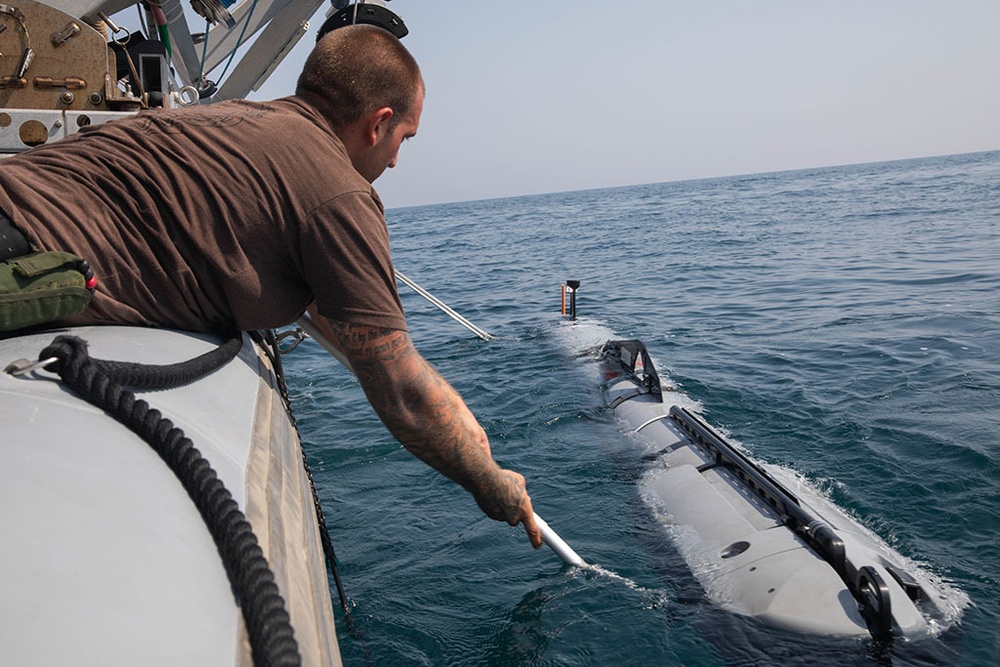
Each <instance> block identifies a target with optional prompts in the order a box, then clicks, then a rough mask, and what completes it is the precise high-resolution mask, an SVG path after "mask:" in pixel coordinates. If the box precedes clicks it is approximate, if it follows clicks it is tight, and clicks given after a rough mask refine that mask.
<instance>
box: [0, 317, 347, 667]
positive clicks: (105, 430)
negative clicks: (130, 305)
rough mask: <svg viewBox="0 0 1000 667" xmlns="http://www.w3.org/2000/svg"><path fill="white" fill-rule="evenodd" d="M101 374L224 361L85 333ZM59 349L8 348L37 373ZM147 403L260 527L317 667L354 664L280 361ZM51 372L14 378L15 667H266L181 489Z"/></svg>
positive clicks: (159, 342) (3, 514)
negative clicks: (347, 659)
mask: <svg viewBox="0 0 1000 667" xmlns="http://www.w3.org/2000/svg"><path fill="white" fill-rule="evenodd" d="M69 333H73V334H75V335H78V336H80V337H82V338H83V339H85V340H87V341H88V342H89V349H90V353H91V355H92V357H94V358H98V359H113V360H118V361H136V362H141V363H144V364H167V363H176V362H179V361H184V360H187V359H190V358H193V357H195V356H198V355H200V354H202V353H204V352H207V351H209V350H211V349H212V348H214V347H215V346H216V345H217V344H218V341H217V340H214V339H211V338H210V337H207V336H197V335H189V334H183V333H178V332H172V331H165V330H157V329H138V328H131V327H88V328H81V329H77V330H72V331H70V332H69ZM54 336H55V333H52V332H46V333H41V334H34V335H28V336H23V337H19V338H11V339H7V340H3V341H0V362H2V363H3V364H4V365H6V364H7V363H9V362H11V361H13V360H15V359H17V358H22V357H23V358H28V359H35V358H37V356H38V353H39V351H40V350H42V349H43V348H44V347H45V346H46V345H48V344H49V343H50V342H51V341H52V339H53V338H54ZM244 338H245V340H244V346H243V349H242V351H241V352H240V354H239V355H238V356H237V358H236V359H234V360H233V361H231V362H230V363H228V364H227V365H226V366H224V367H223V368H221V369H220V370H218V371H216V372H215V373H213V374H211V375H209V376H208V377H205V378H203V379H201V380H198V381H196V382H194V383H191V384H189V385H187V386H184V387H181V388H177V389H172V390H166V391H154V392H144V393H140V394H138V395H139V396H140V397H141V398H144V399H145V400H147V401H148V402H149V403H150V405H151V406H152V407H154V408H156V409H158V410H160V411H161V412H162V413H163V414H164V416H166V417H168V418H169V419H171V420H172V421H173V422H174V424H175V426H177V427H179V428H181V429H182V430H183V431H184V433H185V435H186V436H187V437H188V438H190V439H191V440H192V442H193V443H194V445H195V446H196V447H197V448H198V449H199V450H200V452H201V453H202V455H203V456H204V457H205V458H206V459H207V460H208V461H209V462H210V464H211V465H212V466H213V467H214V469H215V470H216V472H217V473H218V475H219V478H220V479H221V480H222V481H223V483H224V484H225V485H226V487H227V488H228V489H229V491H230V492H231V493H232V495H233V497H234V499H235V500H236V502H237V503H238V504H239V506H240V508H241V509H242V510H243V512H244V513H245V514H246V517H247V519H248V520H249V522H250V524H251V525H252V526H253V528H254V533H255V534H256V536H257V539H258V541H259V543H260V546H261V548H262V549H263V551H264V554H265V556H266V558H267V560H268V562H269V564H270V567H271V570H272V571H273V572H274V575H275V578H276V581H277V584H278V588H279V590H280V592H281V594H282V596H283V597H284V599H285V602H286V609H287V610H288V613H289V615H290V616H291V621H292V626H293V629H294V632H295V636H296V640H297V642H298V645H299V652H300V654H301V655H302V659H303V664H313V665H331V664H339V662H340V658H339V651H338V648H337V641H336V634H335V631H334V624H333V613H332V609H331V604H330V592H329V587H328V583H327V574H326V566H325V561H324V557H323V552H322V546H321V542H320V538H319V533H318V529H317V516H316V510H315V508H314V505H313V500H312V492H311V487H310V482H309V480H308V479H307V475H306V472H305V470H304V466H303V459H302V453H301V448H300V444H299V441H298V436H297V433H296V431H295V428H294V426H293V423H292V422H291V420H290V415H289V414H288V412H287V411H286V408H285V404H284V402H283V400H282V398H281V395H280V392H279V389H278V385H277V381H276V378H275V375H274V371H273V369H272V367H271V365H270V362H269V360H268V358H267V356H266V355H265V354H263V352H262V351H261V350H260V349H259V348H258V347H257V346H255V345H254V344H253V343H252V342H251V341H250V340H249V337H247V336H245V335H244ZM54 378H56V376H54V375H53V374H51V373H48V372H45V371H42V372H39V373H35V374H31V375H27V376H22V377H14V376H11V375H9V374H6V373H5V374H2V375H0V420H2V423H3V424H4V435H3V444H2V446H0V476H2V481H0V522H2V525H3V526H4V529H5V536H4V547H3V549H2V551H0V553H2V555H0V587H2V590H3V591H4V595H3V598H2V602H0V646H3V653H4V661H5V662H9V664H33V665H69V664H73V665H164V666H166V665H195V664H200V665H232V664H237V665H240V664H247V665H249V664H252V661H251V658H250V651H249V644H248V642H247V639H246V630H245V627H244V623H243V619H242V615H241V612H240V608H239V607H238V606H237V604H236V602H235V600H234V596H233V589H232V587H231V586H230V583H229V580H228V578H227V575H226V572H225V569H224V567H223V564H222V561H221V559H220V555H219V549H218V548H217V547H216V545H215V543H214V542H213V540H212V537H211V535H210V533H209V531H208V529H207V528H206V526H205V523H204V522H203V520H202V518H201V516H200V515H199V513H198V511H197V509H196V507H195V505H194V503H193V502H192V500H191V499H190V498H189V497H188V495H187V493H186V492H185V491H184V488H183V487H182V485H181V483H180V482H179V481H178V479H177V478H176V477H175V476H174V474H173V473H172V472H171V471H170V469H169V468H168V467H167V465H166V464H165V463H164V462H163V461H162V460H161V459H160V458H159V456H158V455H157V454H156V453H155V452H154V451H153V449H151V448H150V446H149V445H147V444H146V443H145V442H143V441H142V440H141V439H140V438H139V437H138V436H136V435H135V434H134V433H132V432H131V431H130V430H128V429H127V428H126V427H125V426H123V425H122V424H120V423H118V422H117V421H114V420H113V419H112V418H110V417H109V416H108V415H107V414H105V413H104V412H103V411H101V410H99V409H97V408H95V407H93V406H91V405H90V404H88V403H86V402H85V401H83V400H82V399H80V398H79V397H77V396H76V395H75V394H73V393H72V392H70V391H69V390H67V389H66V388H65V387H64V386H63V385H62V384H60V383H59V382H58V381H56V379H54Z"/></svg>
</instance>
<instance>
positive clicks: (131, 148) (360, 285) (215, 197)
mask: <svg viewBox="0 0 1000 667" xmlns="http://www.w3.org/2000/svg"><path fill="white" fill-rule="evenodd" d="M423 98H424V84H423V79H422V77H421V74H420V70H419V68H418V66H417V64H416V62H415V61H414V60H413V58H412V56H411V55H410V54H409V52H407V50H406V49H405V47H403V46H402V44H401V43H400V42H399V41H398V40H397V39H396V38H395V37H394V36H392V35H391V34H390V33H388V32H386V31H384V30H382V29H380V28H375V27H372V26H350V27H344V28H339V29H337V30H334V31H332V32H331V33H329V34H327V35H326V36H324V37H323V38H322V39H321V40H320V41H319V43H318V44H317V46H316V48H315V49H314V50H313V52H312V54H311V55H310V56H309V58H308V59H307V61H306V64H305V66H304V68H303V71H302V74H301V75H300V77H299V81H298V85H297V88H296V92H295V95H294V96H292V97H287V98H283V99H280V100H274V101H272V102H264V103H253V102H247V101H229V102H222V103H219V104H213V105H207V106H201V107H196V108H192V109H171V110H156V111H148V112H141V113H139V114H137V115H136V116H134V117H131V118H127V119H123V120H117V121H112V122H108V123H105V124H103V125H100V126H96V127H92V128H86V130H85V131H82V132H80V133H78V134H76V135H73V136H71V137H69V138H67V139H63V140H61V141H58V142H55V143H53V144H50V145H45V146H40V147H37V148H34V149H32V150H30V151H28V152H26V153H23V154H20V155H17V156H12V157H10V158H6V159H5V160H2V161H0V211H2V212H3V213H4V214H6V216H7V217H8V218H9V219H10V221H11V222H12V223H13V225H14V227H15V228H16V229H19V230H21V232H22V233H23V234H24V235H25V236H27V237H28V240H30V241H31V242H32V243H34V244H35V245H36V246H38V247H39V248H41V249H42V250H65V251H69V252H73V253H75V254H77V255H79V256H81V257H84V258H86V259H87V260H89V261H90V263H91V265H92V266H93V268H94V271H95V273H96V274H97V277H98V280H99V283H98V288H97V292H96V293H95V296H94V299H93V301H92V303H91V304H90V306H89V307H88V309H87V311H86V312H85V313H84V314H82V315H80V316H77V317H76V318H74V319H73V321H72V322H70V323H75V324H81V323H109V324H110V323H127V324H136V325H148V326H160V327H170V328H178V329H186V330H191V331H212V330H231V329H233V328H236V329H264V328H274V327H278V326H284V325H287V324H291V323H292V322H294V321H296V320H297V319H298V318H299V317H301V316H302V314H303V313H304V312H305V311H306V309H307V308H308V309H309V310H310V313H311V314H312V315H313V318H314V320H315V323H316V325H317V327H318V328H319V329H320V332H321V333H322V335H323V336H324V337H325V338H327V339H328V341H329V342H330V343H331V344H332V345H333V347H335V348H336V349H338V350H339V351H340V352H341V353H342V354H343V356H344V357H345V359H346V361H347V363H348V364H349V365H350V367H351V369H352V370H353V371H354V373H355V374H356V375H357V377H358V380H359V381H360V383H361V386H362V387H363V389H364V391H365V395H366V396H367V397H368V400H369V401H370V402H371V404H372V406H373V407H374V409H375V411H376V412H377V413H378V415H379V417H380V418H381V419H382V421H383V422H384V423H385V424H386V426H387V427H388V428H389V430H390V431H391V432H392V434H393V435H394V436H395V437H396V438H397V439H398V440H399V441H400V442H401V443H402V444H403V445H404V446H405V447H406V448H407V449H408V450H410V451H411V452H412V453H413V454H415V455H416V456H417V457H419V458H420V459H422V460H423V461H425V462H426V463H427V464H429V465H431V466H432V467H434V468H435V469H437V470H438V471H440V472H441V473H442V474H444V475H446V476H447V477H449V478H451V479H453V480H455V481H456V482H458V483H459V484H461V485H462V486H463V487H464V488H465V489H467V490H468V491H469V492H470V493H472V494H473V496H474V497H475V499H476V502H477V503H478V504H479V506H480V508H482V510H483V511H484V512H485V513H486V514H487V515H489V516H490V517H492V518H494V519H497V520H501V521H506V522H508V523H510V524H511V525H516V524H517V523H523V524H524V526H525V529H526V531H527V533H528V537H529V539H530V541H531V543H532V545H533V546H535V547H538V546H540V544H541V534H540V532H539V529H538V526H537V525H536V523H535V520H534V516H533V513H532V507H531V500H530V498H529V497H528V494H527V492H526V491H525V484H524V478H523V477H522V476H521V475H520V474H518V473H516V472H513V471H511V470H505V469H503V468H501V467H500V466H499V465H497V463H496V462H495V461H494V460H493V458H492V455H491V452H490V445H489V442H488V440H487V437H486V433H485V432H484V431H483V429H482V427H481V426H480V425H479V423H478V422H477V421H476V419H475V417H474V416H473V415H472V413H471V412H470V411H469V409H468V407H467V406H466V405H465V403H464V401H463V400H462V398H461V396H459V394H458V393H457V392H456V391H455V390H454V389H453V388H452V387H451V386H450V385H448V383H447V382H446V381H445V380H444V379H443V378H442V377H441V376H440V374H438V373H437V371H435V370H434V369H433V367H431V365H430V364H429V363H428V362H427V361H426V360H425V359H424V358H423V357H422V356H421V355H420V354H419V353H418V352H417V350H416V349H415V348H414V347H413V344H412V342H411V340H410V337H409V334H408V332H407V327H406V319H405V316H404V314H403V310H402V306H401V305H400V302H399V297H398V295H397V293H396V284H395V278H394V274H393V269H392V262H391V259H390V257H389V238H388V231H387V229H386V225H385V218H384V214H383V213H384V212H383V207H382V203H381V201H380V200H379V198H378V195H377V194H376V192H375V190H374V189H373V188H372V186H371V183H372V182H373V181H375V179H377V178H378V177H379V176H380V175H381V174H382V172H383V171H384V170H385V169H386V168H391V167H394V166H395V164H396V160H397V156H398V152H399V147H400V144H401V143H402V141H403V140H404V139H407V138H410V137H412V136H414V135H415V134H416V132H417V127H418V125H419V122H420V114H421V111H422V108H423Z"/></svg>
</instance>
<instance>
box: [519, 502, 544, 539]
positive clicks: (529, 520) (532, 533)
mask: <svg viewBox="0 0 1000 667" xmlns="http://www.w3.org/2000/svg"><path fill="white" fill-rule="evenodd" d="M521 523H523V524H524V530H525V532H526V533H528V539H529V540H530V541H531V546H533V547H535V548H536V549H537V548H539V547H540V546H542V529H541V528H539V527H538V523H537V522H536V521H535V513H534V511H532V509H531V501H530V500H529V501H528V513H527V514H525V515H524V519H523V520H522V521H521Z"/></svg>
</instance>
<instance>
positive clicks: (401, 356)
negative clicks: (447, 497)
mask: <svg viewBox="0 0 1000 667" xmlns="http://www.w3.org/2000/svg"><path fill="white" fill-rule="evenodd" d="M313 321H314V322H315V323H316V324H317V326H318V327H319V329H320V331H322V332H323V333H324V335H326V336H327V337H328V338H329V339H330V340H331V341H332V342H333V343H334V344H335V346H336V347H338V348H339V349H340V350H341V351H342V352H343V353H344V356H345V357H346V358H347V360H348V361H349V362H350V364H351V368H352V369H353V371H354V373H355V375H357V377H358V380H359V382H360V383H361V386H362V388H363V389H364V391H365V395H366V396H367V397H368V400H369V402H370V403H371V404H372V407H373V408H374V409H375V412H376V413H377V414H378V416H379V417H380V418H381V419H382V421H383V422H384V423H385V425H386V426H387V427H388V429H389V431H390V432H391V433H392V434H393V436H395V437H396V439H397V440H399V442H400V443H402V445H403V446H404V447H405V448H406V449H408V450H409V451H410V452H411V453H412V454H414V455H415V456H417V457H418V458H419V459H421V460H422V461H424V462H425V463H427V464H428V465H429V466H431V467H432V468H434V469H435V470H437V471H438V472H440V473H441V474H443V475H444V476H446V477H448V478H449V479H452V480H454V481H455V482H458V483H459V484H460V485H462V487H463V488H465V489H466V490H467V491H469V492H470V493H471V494H472V495H473V497H474V498H475V499H476V503H478V505H479V507H480V508H481V509H482V510H483V512H485V513H486V515H487V516H489V517H491V518H493V519H496V520H498V521H506V522H507V523H509V524H510V525H512V526H514V525H517V524H518V523H523V524H524V528H525V530H526V531H527V533H528V539H529V540H531V544H532V546H534V547H535V548H538V547H539V546H541V543H542V537H541V532H540V531H539V529H538V526H537V525H536V523H535V519H534V514H533V512H532V508H531V499H530V498H529V497H528V494H527V491H526V490H525V483H524V477H523V476H521V475H520V474H518V473H516V472H514V471H512V470H505V469H503V468H501V467H500V466H499V465H497V463H496V462H495V461H494V460H493V456H492V454H491V453H490V444H489V441H488V439H487V437H486V432H485V431H483V429H482V427H481V426H480V425H479V422H477V421H476V418H475V417H474V416H473V414H472V412H471V411H470V410H469V408H468V407H467V406H466V405H465V402H464V401H463V400H462V397H461V396H460V395H459V394H458V392H457V391H455V389H453V388H452V387H451V385H449V384H448V383H447V382H446V381H445V379H444V378H443V377H441V375H440V374H439V373H438V372H437V371H436V370H435V369H434V368H433V367H432V366H431V365H430V363H428V362H427V360H425V359H424V358H423V357H422V356H421V355H420V353H419V352H417V350H416V348H415V347H414V346H413V343H412V342H411V341H410V336H409V334H408V333H407V332H405V331H399V330H397V329H379V328H376V327H370V326H363V325H356V324H345V323H342V322H334V321H332V320H327V319H326V318H323V317H321V316H318V315H316V314H315V313H314V317H313Z"/></svg>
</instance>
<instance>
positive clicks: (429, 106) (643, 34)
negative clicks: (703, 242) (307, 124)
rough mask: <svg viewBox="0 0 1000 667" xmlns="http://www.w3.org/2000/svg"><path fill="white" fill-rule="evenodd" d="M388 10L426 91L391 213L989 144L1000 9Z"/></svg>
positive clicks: (998, 125)
mask: <svg viewBox="0 0 1000 667" xmlns="http://www.w3.org/2000/svg"><path fill="white" fill-rule="evenodd" d="M388 7H389V8H390V9H392V10H393V11H394V12H395V13H397V14H398V15H399V16H400V17H401V18H402V19H403V20H404V22H405V23H406V25H407V27H408V28H409V30H410V34H409V35H407V36H406V37H405V38H404V39H403V44H404V45H405V46H406V47H407V48H408V49H409V50H410V52H411V53H413V55H414V56H415V57H416V59H417V61H418V62H419V63H420V66H421V69H422V72H423V75H424V79H425V82H426V85H427V97H426V100H425V103H424V113H423V117H422V119H421V124H420V130H419V132H418V135H417V136H416V137H415V138H414V139H412V140H411V141H408V142H406V143H405V144H404V145H403V147H402V149H401V151H400V156H399V164H398V165H397V167H396V168H395V169H392V170H389V171H387V172H386V173H385V175H383V176H382V177H381V178H380V179H379V180H378V181H376V183H375V185H376V189H377V190H378V191H379V193H380V195H381V197H382V200H383V202H384V203H385V205H386V207H387V208H390V209H391V208H398V207H405V206H414V205H423V204H437V203H447V202H456V201H468V200H479V199H491V198H497V197H509V196H519V195H527V194H540V193H551V192H564V191H571V190H585V189H591V188H602V187H611V186H620V185H633V184H641V183H660V182H666V181H678V180H688V179H697V178H707V177H716V176H729V175H735V174H750V173H761V172H771V171H783V170H788V169H800V168H808V167H822V166H834V165H842V164H856V163H863V162H878V161H883V160H894V159H904V158H913V157H924V156H931V155H948V154H954V153H968V152H976V151H985V150H997V149H1000V32H998V31H1000V1H998V0H957V1H955V2H940V0H865V1H860V0H840V1H838V2H819V1H817V0H811V1H806V0H756V1H753V0H714V1H713V0H706V1H703V2H676V1H674V0H619V1H618V2H591V1H589V0H575V1H572V0H547V1H543V2H530V3H524V2H520V3H514V2H486V1H485V0H393V1H392V2H390V3H389V4H388ZM326 8H327V6H324V7H323V8H322V9H321V10H320V12H319V14H318V15H317V17H315V18H314V20H313V21H312V22H311V25H310V32H309V34H308V35H307V36H306V37H304V38H303V39H302V41H301V42H300V43H299V44H298V46H297V47H296V49H295V50H294V51H293V52H292V53H291V54H290V55H289V56H288V57H287V58H286V59H285V61H284V62H283V63H282V65H281V66H280V67H279V68H278V70H277V71H276V72H275V74H274V75H272V77H271V78H270V79H269V80H268V82H267V83H266V84H265V85H264V86H263V87H262V88H261V89H260V90H259V91H258V92H256V93H254V94H252V95H251V96H250V97H251V98H252V99H270V98H274V97H281V96H284V95H289V94H291V93H292V92H293V91H294V85H295V79H296V77H297V75H298V72H299V70H300V69H301V67H302V63H303V62H304V61H305V57H306V55H307V54H308V51H309V49H310V48H311V47H312V44H313V43H314V39H315V30H316V29H317V28H318V27H319V26H320V25H321V24H322V22H323V13H324V12H325V10H326Z"/></svg>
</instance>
